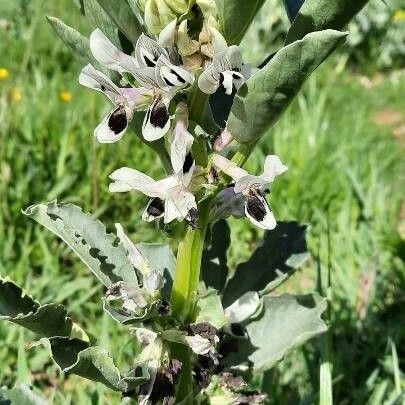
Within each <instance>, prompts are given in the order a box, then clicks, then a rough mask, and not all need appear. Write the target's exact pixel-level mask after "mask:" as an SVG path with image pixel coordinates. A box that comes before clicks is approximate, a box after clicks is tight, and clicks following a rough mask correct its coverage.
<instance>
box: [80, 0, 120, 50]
mask: <svg viewBox="0 0 405 405" xmlns="http://www.w3.org/2000/svg"><path fill="white" fill-rule="evenodd" d="M83 9H84V14H85V16H86V18H87V19H88V20H89V22H90V25H91V26H92V27H93V28H100V30H101V31H103V33H104V34H105V35H106V36H107V38H108V39H110V40H111V41H112V43H113V44H114V45H115V46H117V47H120V45H121V44H120V40H119V37H118V30H117V26H116V25H115V24H114V22H113V21H112V19H111V18H110V16H109V15H108V14H107V13H106V12H105V11H104V9H103V8H102V7H101V6H100V4H99V3H98V1H97V0H83Z"/></svg>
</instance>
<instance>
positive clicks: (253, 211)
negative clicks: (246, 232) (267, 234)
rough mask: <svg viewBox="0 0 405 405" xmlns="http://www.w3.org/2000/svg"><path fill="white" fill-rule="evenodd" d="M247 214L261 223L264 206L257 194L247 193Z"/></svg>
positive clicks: (263, 215) (264, 214) (264, 211)
mask: <svg viewBox="0 0 405 405" xmlns="http://www.w3.org/2000/svg"><path fill="white" fill-rule="evenodd" d="M246 208H247V212H248V213H249V214H250V216H251V217H253V218H254V219H255V220H256V221H259V222H260V221H263V219H264V217H265V216H266V212H267V211H266V206H265V205H264V202H263V201H262V200H261V199H260V198H259V194H258V193H257V192H253V193H249V195H248V196H247V205H246Z"/></svg>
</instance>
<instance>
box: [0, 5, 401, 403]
mask: <svg viewBox="0 0 405 405" xmlns="http://www.w3.org/2000/svg"><path fill="white" fill-rule="evenodd" d="M45 14H51V15H57V16H59V17H61V18H62V19H64V20H65V21H66V22H67V23H70V24H72V25H75V26H79V27H81V28H82V30H83V32H85V33H88V32H89V27H87V26H86V23H85V21H84V20H81V19H80V18H78V15H79V14H78V13H76V12H75V11H74V6H73V5H72V4H71V2H68V1H67V0H64V1H60V2H45V1H41V0H33V1H31V2H25V1H22V0H21V1H20V0H18V1H17V0H16V1H15V2H13V3H11V5H10V2H6V1H4V0H0V15H2V16H4V18H6V19H9V20H10V21H11V22H12V27H11V28H10V29H9V30H8V31H3V30H2V31H1V32H0V34H1V36H2V41H1V42H0V55H1V59H0V67H6V68H7V69H8V70H9V71H10V73H11V74H10V77H9V78H8V79H6V80H3V81H0V143H1V148H0V179H1V181H0V195H1V199H0V274H1V275H2V276H10V277H11V278H12V279H13V280H15V281H16V282H18V283H20V284H22V285H23V286H24V287H25V288H26V289H27V291H30V293H32V294H33V295H34V296H35V297H36V298H37V299H39V300H41V301H42V302H51V301H53V302H60V303H63V304H65V305H66V306H67V307H68V309H69V311H70V312H71V313H72V315H73V318H74V320H75V321H78V322H79V323H80V324H82V325H84V326H85V327H86V328H87V329H88V330H89V331H90V332H91V333H93V334H94V335H96V336H100V340H101V341H102V343H103V345H104V346H105V347H106V348H108V349H109V350H111V352H112V353H114V357H115V358H117V359H118V363H119V364H120V365H122V366H124V365H125V364H128V359H130V358H131V355H132V351H131V342H130V341H128V340H127V338H126V332H125V328H123V327H120V326H117V324H116V323H114V322H113V321H112V320H110V319H109V318H108V317H107V316H105V315H103V314H102V311H101V309H100V305H99V304H100V296H101V293H102V290H101V287H100V286H99V284H97V282H96V281H95V280H94V279H93V278H92V277H91V276H89V274H88V273H87V272H86V269H84V268H83V266H82V264H81V263H80V262H79V261H78V260H76V258H75V257H74V255H73V254H72V253H71V252H70V251H69V250H68V249H67V248H66V247H65V246H64V245H62V244H61V243H60V242H59V241H57V240H55V238H54V237H52V236H51V235H50V234H49V233H48V232H47V231H46V230H44V229H42V228H41V227H40V226H38V225H35V224H34V223H31V222H29V220H27V219H26V218H25V217H24V216H23V215H22V214H21V209H23V208H25V207H27V206H28V205H30V204H32V203H36V202H40V201H45V200H51V199H54V198H57V199H59V200H63V201H70V202H74V203H76V204H78V205H81V206H83V208H84V209H85V210H91V211H92V212H95V214H96V215H97V216H99V217H100V218H101V219H102V220H103V221H104V222H105V223H106V224H107V226H108V227H109V229H111V230H112V229H113V223H114V222H117V221H119V222H121V223H122V224H123V225H124V227H125V228H126V229H128V231H129V233H130V234H131V235H132V236H133V239H134V240H137V241H138V240H142V241H152V240H156V235H157V233H156V232H155V228H154V226H153V225H151V224H146V223H142V222H141V221H140V220H139V215H140V212H141V210H142V208H143V206H144V204H145V198H144V197H142V196H140V195H139V194H137V193H131V194H126V195H122V196H120V195H111V194H109V193H108V190H107V185H108V179H107V176H108V174H109V173H111V172H112V171H113V170H114V169H115V168H118V167H120V166H122V165H127V166H130V167H131V166H132V167H136V168H138V169H139V170H143V171H146V172H148V173H149V174H150V175H152V176H159V175H160V174H161V173H162V170H161V169H160V168H159V165H158V160H157V159H156V157H155V156H154V155H153V154H152V153H151V152H150V151H149V150H147V149H145V147H144V146H142V145H141V143H140V142H139V141H138V140H137V139H136V137H135V136H133V135H132V134H127V135H126V136H125V138H124V139H123V140H122V141H121V142H119V143H117V144H113V145H96V144H95V143H94V142H93V140H92V135H91V134H92V131H93V128H94V127H95V126H96V124H97V123H98V122H99V119H100V118H101V117H102V116H103V115H104V113H105V112H106V109H107V108H108V106H107V105H106V103H105V102H104V100H103V99H102V97H99V96H98V95H96V94H93V93H91V92H89V91H88V90H86V89H84V88H81V87H80V86H79V85H78V84H77V76H78V72H79V71H80V68H81V67H80V65H79V64H78V63H77V62H76V61H74V60H73V59H72V58H71V56H70V55H69V53H68V52H67V51H66V50H65V48H64V47H63V45H62V43H61V42H60V41H59V40H58V39H57V38H56V36H55V35H54V33H53V32H52V30H51V28H50V27H49V26H48V25H47V23H46V22H45V19H44V15H45ZM342 61H344V58H340V57H339V56H338V57H336V58H335V59H333V60H331V61H330V62H329V63H328V64H327V65H325V66H324V67H322V68H321V69H320V70H319V71H318V72H317V73H316V75H315V76H314V77H313V78H311V79H310V80H309V82H308V83H307V84H306V86H305V87H304V89H303V91H302V92H301V94H300V95H299V97H298V98H297V100H296V101H295V102H294V103H293V105H292V106H291V107H290V108H289V109H288V111H287V112H286V114H285V115H284V116H283V118H282V119H281V120H280V122H279V123H278V124H277V125H276V126H275V127H274V128H273V129H272V130H271V131H270V133H269V134H268V135H267V136H266V137H265V138H264V139H263V140H262V141H261V143H260V146H259V148H258V149H257V150H256V151H255V152H254V154H253V155H252V157H251V158H250V159H249V161H248V163H247V168H248V169H249V170H252V171H257V172H259V171H260V170H261V169H262V163H263V160H264V156H265V155H266V154H267V153H270V152H273V151H275V153H277V154H278V155H279V156H281V157H282V159H283V161H285V162H286V164H287V165H288V166H289V171H288V172H287V173H286V174H285V175H283V176H282V178H281V179H280V181H279V182H276V184H275V186H274V189H273V190H272V194H271V196H270V202H271V205H272V207H273V209H274V211H275V212H276V216H277V218H279V219H280V220H290V219H296V220H298V221H300V222H303V223H308V224H310V229H309V234H308V245H309V248H310V251H311V253H312V257H313V259H312V261H311V262H310V263H309V264H308V265H306V266H305V268H303V269H302V270H301V271H300V272H299V273H298V274H297V275H296V276H295V277H294V278H293V279H292V280H291V281H290V282H289V285H288V286H287V287H286V288H288V289H290V290H293V291H295V292H297V291H298V292H304V291H312V290H314V289H316V278H317V272H320V273H321V274H322V275H323V277H322V278H323V280H324V281H325V280H326V279H327V278H326V277H327V272H328V266H329V264H330V270H331V285H330V287H329V293H330V295H331V297H330V299H331V304H332V305H331V312H330V322H331V333H330V339H331V340H330V343H331V347H330V348H329V356H330V357H328V358H327V362H330V363H331V368H333V370H332V383H333V394H334V401H335V403H337V404H383V403H384V404H394V403H400V402H399V401H400V395H401V393H402V392H403V391H404V389H405V382H404V376H403V373H402V372H401V369H404V359H405V356H404V354H405V353H404V347H405V345H404V344H405V336H404V335H405V330H404V328H403V321H402V319H401V310H402V308H403V304H404V301H405V295H404V291H405V288H404V287H405V272H404V264H403V259H404V254H405V249H404V241H403V239H401V238H400V236H399V234H398V231H397V228H398V223H399V222H398V221H399V211H400V205H401V199H402V198H403V190H404V185H405V183H404V178H403V173H404V163H403V159H401V157H402V156H403V153H404V144H403V141H398V140H397V139H395V137H394V136H393V130H396V129H397V128H398V127H400V125H404V122H405V115H404V114H403V111H405V100H404V98H403V94H404V92H405V76H403V75H402V76H401V75H399V74H388V75H386V76H385V77H384V78H383V80H382V81H381V83H380V84H377V85H375V86H372V87H370V88H365V87H364V86H363V85H362V84H361V83H360V81H359V78H358V77H357V76H354V75H352V74H350V72H348V71H347V70H342V64H343V62H342ZM16 89H18V90H19V91H20V92H21V100H20V101H17V100H15V101H12V97H11V94H12V93H13V92H14V93H13V94H15V91H16ZM62 90H65V91H69V92H70V93H71V95H72V100H71V102H70V103H64V102H62V101H60V100H59V96H58V95H59V92H60V91H62ZM14 99H15V97H14ZM388 110H394V111H397V112H400V114H402V118H401V120H402V121H401V122H399V123H396V124H395V127H393V126H392V124H387V125H381V126H378V125H376V124H375V123H374V121H375V115H376V114H377V113H381V112H384V111H388ZM401 123H402V124H401ZM396 133H397V132H396ZM402 139H403V138H402ZM401 142H402V143H401ZM230 222H231V224H232V237H233V242H232V245H231V251H230V262H231V263H233V264H235V263H237V262H239V261H241V260H243V259H244V258H246V256H248V255H249V253H250V252H251V250H252V248H253V246H254V244H255V242H256V241H257V239H258V237H260V234H261V233H260V231H258V230H257V229H254V228H252V227H251V226H250V225H249V224H248V222H247V221H243V220H233V219H231V221H230ZM328 234H329V235H330V238H328ZM159 238H160V239H161V240H163V236H159ZM95 320H97V322H95ZM401 322H402V323H401ZM34 338H35V337H34V336H33V335H31V334H30V333H28V332H21V331H20V330H19V329H18V328H16V327H14V326H12V325H9V324H5V323H1V324H0V341H2V343H3V345H2V346H1V348H0V361H1V364H2V368H1V369H0V385H2V384H11V383H13V382H15V381H16V380H18V381H30V382H31V383H33V384H34V385H36V386H38V387H40V388H41V390H43V391H45V395H46V396H47V397H49V398H53V403H55V404H69V403H80V404H87V403H89V404H90V403H100V404H115V403H118V397H117V396H116V395H115V394H111V392H110V391H109V390H107V389H104V388H102V387H101V386H97V387H94V386H93V385H92V384H90V383H88V382H86V381H83V380H81V379H79V378H78V377H74V376H71V377H68V378H59V377H60V376H58V373H57V371H56V369H55V368H54V366H53V365H52V364H51V362H50V360H49V357H48V355H47V354H46V353H45V351H44V350H40V349H32V350H28V351H27V350H23V349H24V347H23V345H24V343H25V344H27V343H28V342H30V341H31V340H33V339H34ZM123 342H124V344H123ZM323 344H325V342H323V341H321V340H318V341H313V342H312V343H311V344H309V345H306V346H305V347H304V348H303V349H302V350H299V351H296V352H294V353H293V354H292V355H291V356H289V357H288V358H287V359H285V361H284V362H282V363H281V364H280V365H279V366H278V367H276V368H274V369H273V370H271V371H269V372H267V373H265V375H264V376H262V377H261V378H260V381H258V384H261V385H262V388H263V389H264V390H265V391H266V392H268V393H269V403H270V404H297V403H302V404H304V403H315V402H319V373H320V371H319V364H320V362H321V361H322V360H321V353H324V351H323V349H322V347H323V346H322V345H323ZM323 364H325V362H324V363H323ZM28 370H30V371H28ZM323 375H325V374H323ZM326 378H327V377H326ZM322 392H324V391H322V390H321V393H322ZM321 398H323V396H322V395H321ZM323 403H326V402H323Z"/></svg>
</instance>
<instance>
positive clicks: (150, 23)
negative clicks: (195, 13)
mask: <svg viewBox="0 0 405 405" xmlns="http://www.w3.org/2000/svg"><path fill="white" fill-rule="evenodd" d="M140 2H141V3H144V7H143V9H144V13H145V23H146V26H147V27H148V30H149V32H150V33H151V34H153V35H158V34H159V33H160V32H161V31H162V30H163V29H164V28H165V27H166V26H167V25H169V24H170V23H171V22H172V21H173V20H175V19H176V18H177V17H178V16H180V15H182V14H184V13H185V12H186V11H187V9H188V0H146V2H145V1H142V0H140ZM141 6H142V4H141Z"/></svg>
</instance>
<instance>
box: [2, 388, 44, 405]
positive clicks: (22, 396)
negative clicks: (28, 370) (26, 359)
mask: <svg viewBox="0 0 405 405" xmlns="http://www.w3.org/2000/svg"><path fill="white" fill-rule="evenodd" d="M17 404H18V405H49V402H48V401H46V400H45V399H44V398H42V397H41V396H40V395H39V394H37V393H35V392H34V391H33V390H32V389H31V387H29V386H28V385H27V384H16V385H15V386H14V387H13V388H0V405H17Z"/></svg>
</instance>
